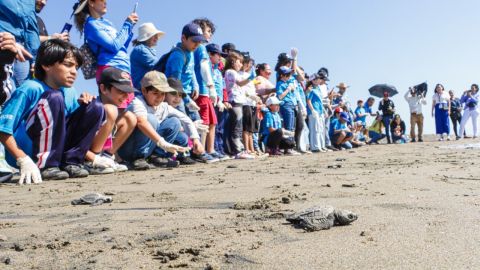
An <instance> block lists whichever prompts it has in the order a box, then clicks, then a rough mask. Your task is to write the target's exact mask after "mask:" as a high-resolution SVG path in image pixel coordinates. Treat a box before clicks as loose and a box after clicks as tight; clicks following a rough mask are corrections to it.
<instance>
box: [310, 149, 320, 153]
mask: <svg viewBox="0 0 480 270" xmlns="http://www.w3.org/2000/svg"><path fill="white" fill-rule="evenodd" d="M320 152H321V151H320V149H315V150H312V153H315V154H318V153H320Z"/></svg>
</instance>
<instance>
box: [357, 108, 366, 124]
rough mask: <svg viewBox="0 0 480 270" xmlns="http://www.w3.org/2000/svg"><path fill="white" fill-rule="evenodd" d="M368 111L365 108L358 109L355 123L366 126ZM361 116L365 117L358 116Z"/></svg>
mask: <svg viewBox="0 0 480 270" xmlns="http://www.w3.org/2000/svg"><path fill="white" fill-rule="evenodd" d="M366 113H367V111H366V110H365V108H363V107H357V108H356V109H355V121H361V122H362V124H363V125H365V124H366V121H367V115H366ZM360 114H365V115H364V116H358V115H360Z"/></svg>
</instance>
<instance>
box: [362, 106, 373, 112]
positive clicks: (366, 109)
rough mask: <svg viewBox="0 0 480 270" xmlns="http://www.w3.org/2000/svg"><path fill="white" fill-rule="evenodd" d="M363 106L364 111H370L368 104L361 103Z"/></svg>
mask: <svg viewBox="0 0 480 270" xmlns="http://www.w3.org/2000/svg"><path fill="white" fill-rule="evenodd" d="M363 108H364V109H365V113H370V114H371V113H372V108H371V107H369V106H368V104H365V105H363Z"/></svg>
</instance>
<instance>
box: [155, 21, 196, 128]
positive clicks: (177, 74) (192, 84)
mask: <svg viewBox="0 0 480 270" xmlns="http://www.w3.org/2000/svg"><path fill="white" fill-rule="evenodd" d="M202 42H205V37H204V36H203V31H202V29H201V28H200V26H199V25H197V24H194V23H189V24H187V25H185V26H184V27H183V30H182V38H181V42H180V43H178V44H177V46H176V48H175V49H173V50H172V53H171V54H170V56H169V57H168V60H167V64H166V67H165V76H167V78H175V79H178V80H181V81H182V84H183V91H185V93H186V94H187V96H186V97H185V98H184V99H183V102H184V106H180V107H183V108H180V110H181V111H185V112H186V113H187V115H188V116H189V117H190V118H191V119H192V120H193V121H195V120H199V119H200V115H199V114H198V110H199V107H198V106H197V104H196V103H195V102H194V101H193V100H192V98H193V99H194V100H195V99H197V98H198V89H199V85H198V82H197V77H196V75H195V61H194V56H193V52H194V51H195V50H196V49H197V48H198V47H199V46H200V44H201V43H202Z"/></svg>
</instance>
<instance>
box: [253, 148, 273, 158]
mask: <svg viewBox="0 0 480 270" xmlns="http://www.w3.org/2000/svg"><path fill="white" fill-rule="evenodd" d="M254 156H255V157H256V158H267V157H268V156H270V155H269V154H268V153H263V152H262V151H259V150H257V151H255V153H254Z"/></svg>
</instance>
